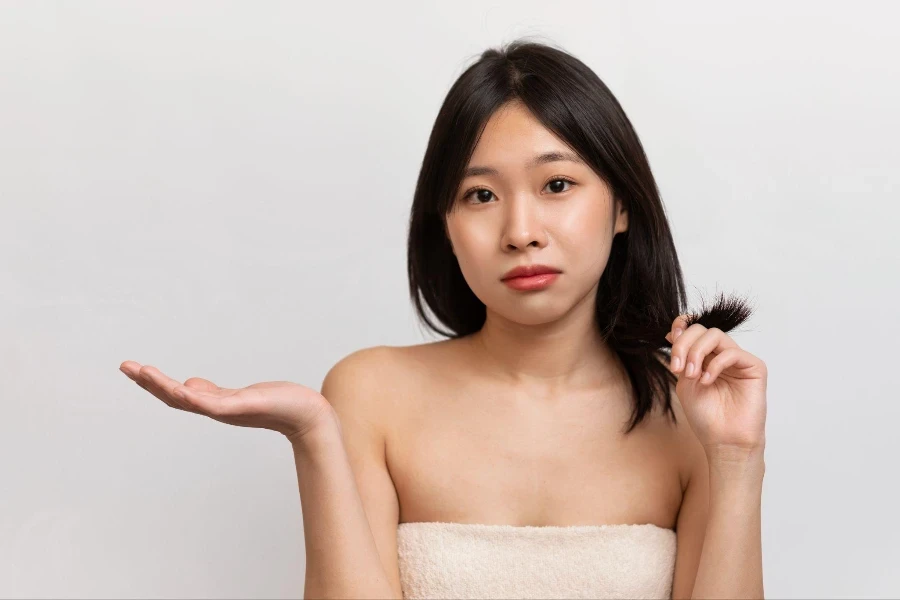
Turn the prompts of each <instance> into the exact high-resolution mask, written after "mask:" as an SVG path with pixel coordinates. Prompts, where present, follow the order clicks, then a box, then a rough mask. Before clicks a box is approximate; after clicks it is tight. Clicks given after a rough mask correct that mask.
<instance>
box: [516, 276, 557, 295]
mask: <svg viewBox="0 0 900 600" xmlns="http://www.w3.org/2000/svg"><path fill="white" fill-rule="evenodd" d="M557 278H559V272H549V273H539V274H537V275H525V276H521V277H508V278H506V279H504V280H503V283H505V284H506V285H507V286H509V287H511V288H513V289H514V290H519V291H523V292H524V291H533V290H542V289H544V288H546V287H548V286H549V285H550V284H552V283H553V282H554V281H556V280H557Z"/></svg>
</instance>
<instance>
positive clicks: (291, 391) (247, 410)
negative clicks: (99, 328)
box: [119, 360, 339, 443]
mask: <svg viewBox="0 0 900 600" xmlns="http://www.w3.org/2000/svg"><path fill="white" fill-rule="evenodd" d="M119 370H120V371H122V372H123V373H125V375H127V376H128V377H129V378H130V379H131V380H132V381H134V382H135V383H137V384H138V385H139V386H141V387H142V388H144V389H145V390H147V391H148V392H150V393H151V394H153V395H154V396H156V397H157V398H159V399H160V400H162V401H163V402H165V403H166V404H167V405H169V406H171V407H172V408H177V409H179V410H184V411H187V412H192V413H196V414H199V415H206V416H207V417H210V418H212V419H215V420H216V421H221V422H222V423H228V424H229V425H239V426H241V427H258V428H262V429H271V430H273V431H277V432H279V433H282V434H284V435H285V436H286V437H287V438H288V439H289V440H290V441H291V443H295V442H297V441H299V440H300V439H301V438H302V437H303V436H304V435H306V434H307V433H309V432H310V431H313V430H316V429H317V428H320V427H330V426H335V425H336V421H337V417H336V415H335V414H334V411H333V409H332V407H331V405H330V404H329V403H328V400H326V399H325V397H324V396H322V394H320V393H319V392H317V391H315V390H312V389H310V388H308V387H305V386H302V385H300V384H297V383H291V382H290V381H266V382H263V383H254V384H253V385H248V386H247V387H245V388H240V389H231V388H221V387H219V386H217V385H216V384H214V383H213V382H211V381H209V380H206V379H201V378H200V377H191V378H190V379H187V380H186V381H185V382H184V383H183V384H182V383H180V382H179V381H177V380H175V379H172V378H171V377H168V376H166V375H165V374H164V373H163V372H162V371H160V370H159V369H157V368H156V367H151V366H146V365H145V366H142V365H140V364H139V363H136V362H134V361H132V360H126V361H125V362H123V363H122V364H121V365H120V366H119ZM338 427H339V425H338Z"/></svg>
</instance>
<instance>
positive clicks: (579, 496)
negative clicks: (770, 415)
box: [122, 103, 767, 598]
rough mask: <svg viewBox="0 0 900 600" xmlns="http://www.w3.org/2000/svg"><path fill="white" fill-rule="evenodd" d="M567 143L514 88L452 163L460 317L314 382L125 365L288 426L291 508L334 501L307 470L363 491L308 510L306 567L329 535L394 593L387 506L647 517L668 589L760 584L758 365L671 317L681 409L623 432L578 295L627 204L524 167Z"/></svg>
mask: <svg viewBox="0 0 900 600" xmlns="http://www.w3.org/2000/svg"><path fill="white" fill-rule="evenodd" d="M568 150H569V149H568V147H567V146H566V145H565V143H563V142H562V140H560V139H558V138H556V137H555V136H554V135H553V134H552V133H551V132H550V131H548V130H547V129H546V128H544V127H543V126H542V125H541V124H540V122H539V121H537V120H536V119H535V118H534V117H533V116H532V115H531V114H530V113H529V112H528V111H527V110H525V109H524V107H522V106H521V105H520V104H517V103H512V104H510V105H508V106H507V107H505V108H503V109H501V110H499V111H498V112H497V113H495V114H494V115H493V116H492V118H491V119H490V120H489V122H488V124H487V127H486V128H485V130H484V133H483V135H482V137H481V139H480V140H479V143H478V145H477V147H476V149H475V152H474V154H473V156H472V159H471V161H470V165H469V166H486V167H492V168H494V169H496V170H497V174H494V175H489V174H481V175H478V176H474V177H469V178H467V179H465V180H464V181H463V182H462V184H461V186H460V189H459V190H458V194H457V201H458V203H457V204H456V205H455V206H454V209H453V211H452V212H451V214H450V215H449V216H448V218H447V223H446V225H447V235H448V237H449V239H450V241H451V244H452V247H453V251H454V254H455V255H456V257H457V259H458V261H459V264H460V268H461V270H462V273H463V275H464V277H465V279H466V281H467V282H468V284H469V285H470V287H471V288H472V290H473V291H474V293H475V294H476V295H477V296H478V297H479V298H480V299H481V300H482V301H483V302H484V304H485V305H486V307H487V320H486V322H485V325H484V327H483V329H482V330H481V331H479V332H477V333H475V334H473V335H470V336H467V337H464V338H460V339H455V340H445V341H440V342H433V343H427V344H420V345H414V346H405V347H388V346H378V347H374V348H367V349H363V350H359V351H357V352H354V353H353V354H351V355H349V356H347V357H345V358H343V359H342V360H341V361H339V362H338V363H337V364H336V365H335V366H334V367H333V368H332V369H331V370H330V371H329V373H328V374H327V375H326V377H325V381H324V382H323V384H322V390H321V394H318V393H316V392H315V391H313V390H311V389H309V388H306V387H304V386H301V385H299V384H292V383H290V382H268V383H264V384H254V386H249V387H248V388H244V389H242V390H225V389H222V388H219V387H218V386H215V384H213V383H212V382H209V381H207V380H204V379H200V378H191V379H189V380H187V381H186V382H185V383H184V384H183V385H182V384H181V383H179V382H178V381H176V380H173V379H171V378H169V377H167V376H165V375H164V374H163V373H161V372H160V371H159V370H158V369H156V368H154V367H148V366H141V365H139V364H137V363H134V362H133V361H126V363H123V366H122V370H123V371H124V372H125V373H126V374H127V375H129V377H132V378H133V379H135V381H136V382H137V383H138V384H139V385H141V386H142V387H144V388H145V389H147V390H148V391H151V393H153V394H154V395H156V396H157V397H159V398H160V399H162V400H163V401H164V402H166V404H168V405H170V406H172V407H174V408H179V409H181V410H188V411H191V412H197V413H199V414H206V415H208V416H212V417H213V418H216V419H218V420H220V421H223V422H226V423H230V424H235V425H244V426H254V427H266V428H270V429H274V430H277V431H280V432H281V433H283V434H285V435H286V436H287V437H288V439H289V440H291V442H292V444H293V445H294V449H295V456H296V457H297V459H298V465H301V466H303V465H307V466H303V468H302V469H301V467H299V466H298V474H299V475H300V480H301V490H302V489H303V482H308V483H307V484H306V485H307V486H308V487H309V491H308V492H307V494H306V495H305V496H304V494H303V493H301V496H302V497H303V498H304V499H305V500H304V515H305V517H306V513H307V509H306V507H307V503H308V504H309V506H311V507H312V506H316V505H317V504H321V505H322V507H323V508H322V509H321V510H323V511H325V510H327V507H329V506H332V505H334V503H335V502H336V499H335V497H334V492H332V491H330V488H328V489H325V488H322V489H323V490H325V491H322V492H319V491H318V488H317V484H316V483H315V481H314V480H313V479H312V477H313V475H311V473H319V472H322V470H323V469H324V470H325V471H327V472H329V473H330V472H346V473H351V472H352V480H353V482H355V484H356V490H357V491H358V493H359V494H358V497H357V496H347V497H346V498H345V497H341V499H340V500H341V502H342V504H341V510H340V511H336V512H335V514H334V515H331V516H332V517H333V518H334V519H336V521H335V523H336V524H335V525H329V526H328V527H327V528H323V529H322V530H321V531H316V530H315V529H312V528H314V527H315V526H316V523H317V521H316V519H313V518H312V517H310V522H309V523H308V524H307V523H306V522H305V527H308V528H310V529H309V531H307V533H306V535H307V538H308V539H307V542H308V548H317V547H318V546H310V545H309V542H310V539H309V538H310V537H311V536H312V541H313V542H314V543H316V544H318V543H319V542H321V544H323V546H322V548H323V549H322V550H314V551H315V552H317V553H320V554H321V555H322V556H321V557H322V561H321V564H322V566H321V567H319V566H318V563H317V566H316V570H315V571H314V572H315V573H317V574H320V573H321V574H324V575H326V576H327V575H329V571H328V569H330V568H332V567H331V565H335V564H338V563H340V562H341V560H345V559H346V557H345V556H344V555H342V554H340V553H339V554H337V555H326V554H325V553H326V552H328V551H329V549H330V548H331V547H332V546H334V544H333V543H330V542H328V540H334V539H340V540H342V541H344V542H345V544H347V545H348V547H352V548H355V549H356V551H358V552H359V553H360V554H359V556H358V557H356V558H355V559H354V561H353V563H354V564H355V565H356V566H357V571H359V570H360V569H363V568H365V573H366V575H367V576H371V577H372V578H373V581H376V580H377V581H378V583H372V584H371V585H370V587H369V589H370V590H375V589H376V587H377V589H378V590H386V589H387V588H388V587H389V588H390V590H391V592H392V593H393V596H394V597H396V598H399V597H401V590H400V579H399V570H398V559H397V537H396V536H397V526H398V524H399V523H407V522H421V521H425V522H435V521H442V522H457V523H483V524H508V525H535V526H544V525H557V526H567V525H602V524H636V523H650V524H654V525H657V526H658V527H663V528H669V529H674V530H675V532H676V535H677V555H676V562H675V573H674V578H673V597H675V598H691V597H695V598H699V597H719V598H722V597H729V598H738V597H751V598H760V597H762V596H763V588H762V564H761V549H760V531H759V529H760V526H759V525H760V514H759V513H760V495H761V489H762V477H763V472H764V461H763V450H764V446H765V436H764V423H765V407H766V403H765V388H766V377H767V373H766V367H765V364H764V363H763V362H762V361H761V360H759V359H758V358H756V357H755V356H753V355H751V354H750V353H748V352H746V351H745V350H742V349H741V348H740V347H739V346H738V345H737V343H736V342H735V341H734V340H733V339H732V338H730V337H729V336H728V335H726V334H725V333H723V332H722V331H720V330H717V329H707V328H705V327H703V326H702V325H699V324H694V325H692V326H691V327H686V323H685V320H684V317H682V316H679V317H677V318H676V319H674V321H673V323H672V331H671V333H670V334H669V336H667V339H668V340H669V341H670V342H671V343H672V344H673V346H672V356H673V364H672V367H671V369H672V371H673V372H674V373H675V374H676V376H677V378H678V383H677V385H676V386H675V388H674V390H672V393H671V398H672V404H673V408H674V410H675V414H676V417H677V419H678V424H677V425H673V424H672V423H671V422H670V421H669V420H668V419H667V417H666V416H664V415H663V414H662V413H661V412H659V411H658V410H657V409H654V411H653V412H651V413H650V414H649V415H648V416H647V417H646V418H645V419H644V421H643V422H642V423H641V424H640V425H639V426H638V427H637V428H636V429H635V430H633V431H632V432H631V433H629V434H627V435H625V434H623V433H622V430H623V427H624V426H625V424H626V423H627V421H628V417H629V414H630V410H631V400H630V393H631V390H630V382H629V381H628V379H627V376H626V375H625V372H624V370H623V368H622V364H621V362H620V361H619V360H618V357H617V356H616V355H615V353H613V352H612V351H611V350H610V348H609V347H608V346H607V345H606V344H605V343H604V342H603V341H602V340H601V339H600V338H599V336H598V335H597V333H596V327H595V325H594V323H593V304H594V298H595V295H596V292H597V284H598V281H599V279H600V276H601V274H602V272H603V270H604V268H605V266H606V262H607V259H608V256H609V252H610V248H611V244H612V241H613V238H614V236H615V235H617V234H619V233H622V232H624V231H627V228H628V214H627V212H626V211H624V210H623V209H622V207H621V206H620V205H619V204H618V203H616V202H615V200H614V198H613V195H612V193H611V190H610V188H609V186H608V185H607V184H606V183H605V182H604V181H603V180H602V179H601V178H600V177H599V176H597V175H596V173H594V172H593V171H592V170H591V169H590V168H589V167H587V166H586V165H584V164H578V163H575V162H570V161H557V162H549V163H545V164H541V165H538V166H533V167H530V168H529V166H528V165H529V163H530V162H531V160H532V159H533V157H535V156H536V155H539V154H541V153H545V152H550V151H556V152H565V151H568ZM560 178H565V179H567V180H570V181H571V182H573V183H567V182H562V181H557V180H558V179H560ZM473 187H478V188H482V189H484V190H487V191H483V192H476V193H472V194H469V192H470V191H471V189H472V188H473ZM525 264H545V265H549V266H552V267H555V268H557V269H559V270H560V271H561V275H560V276H559V278H558V279H557V280H556V281H555V282H554V283H553V284H552V285H551V286H550V287H548V288H545V289H543V290H540V291H529V292H522V291H516V290H513V289H511V288H509V287H507V286H506V285H505V284H504V283H503V282H502V281H501V277H502V276H503V275H504V274H505V273H506V272H507V271H508V270H509V269H511V268H512V267H515V266H518V265H525ZM688 364H690V365H694V366H695V367H696V368H695V369H694V370H693V371H692V372H691V373H690V374H688V372H687V367H686V365H688ZM706 372H708V373H709V375H710V377H709V379H708V380H701V375H702V374H703V373H706ZM179 393H180V395H179ZM326 399H327V400H326ZM336 448H337V449H338V450H339V451H336ZM348 467H349V468H348ZM304 469H305V470H304ZM301 471H303V472H302V473H301ZM348 477H350V475H348ZM351 488H352V484H351ZM319 496H321V497H319ZM343 503H345V504H343ZM313 510H314V509H313V508H310V511H313ZM315 510H319V509H315ZM350 513H359V514H360V515H363V514H364V516H365V519H362V517H360V519H359V521H351V520H350V519H349V517H347V516H346V515H348V514H350ZM311 514H312V513H311ZM316 514H317V515H318V514H319V513H316ZM322 514H326V513H324V512H323V513H322ZM341 515H344V516H341ZM349 523H353V524H352V525H351V524H349ZM356 523H361V525H360V526H357V525H356ZM366 523H368V525H369V530H368V531H366V530H365V524H366ZM341 527H345V528H347V529H348V530H347V531H346V532H344V531H339V529H340V528H341ZM341 552H343V551H341ZM347 552H350V551H349V550H347ZM370 552H371V554H370ZM317 556H318V554H317ZM326 559H327V560H326ZM363 563H366V565H367V566H366V567H361V566H360V565H362V564H363ZM379 566H380V567H381V569H379V568H378V567H379ZM334 568H337V567H334ZM331 576H335V575H331ZM373 586H375V587H373ZM379 594H380V596H381V597H384V596H386V595H387V594H386V592H379ZM354 595H355V593H354Z"/></svg>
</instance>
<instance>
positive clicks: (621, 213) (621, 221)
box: [615, 200, 628, 233]
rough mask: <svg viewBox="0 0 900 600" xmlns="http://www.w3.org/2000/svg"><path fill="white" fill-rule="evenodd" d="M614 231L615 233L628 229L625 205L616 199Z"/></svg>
mask: <svg viewBox="0 0 900 600" xmlns="http://www.w3.org/2000/svg"><path fill="white" fill-rule="evenodd" d="M616 208H617V213H616V231H615V233H623V232H625V231H628V211H627V210H626V209H625V205H624V204H623V203H622V202H620V201H618V200H616Z"/></svg>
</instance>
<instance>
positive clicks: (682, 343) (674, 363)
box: [669, 323, 706, 373]
mask: <svg viewBox="0 0 900 600" xmlns="http://www.w3.org/2000/svg"><path fill="white" fill-rule="evenodd" d="M704 333H706V327H704V326H703V325H700V324H699V323H694V324H693V325H691V326H690V327H688V328H687V329H686V330H685V331H684V333H682V334H681V335H679V336H678V337H677V338H675V343H673V344H672V352H671V356H672V360H671V362H670V363H669V365H670V368H671V370H672V372H673V373H684V368H685V366H686V361H687V353H688V350H690V349H691V346H693V345H694V342H695V341H696V340H697V339H698V338H699V337H700V336H701V335H703V334H704Z"/></svg>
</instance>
